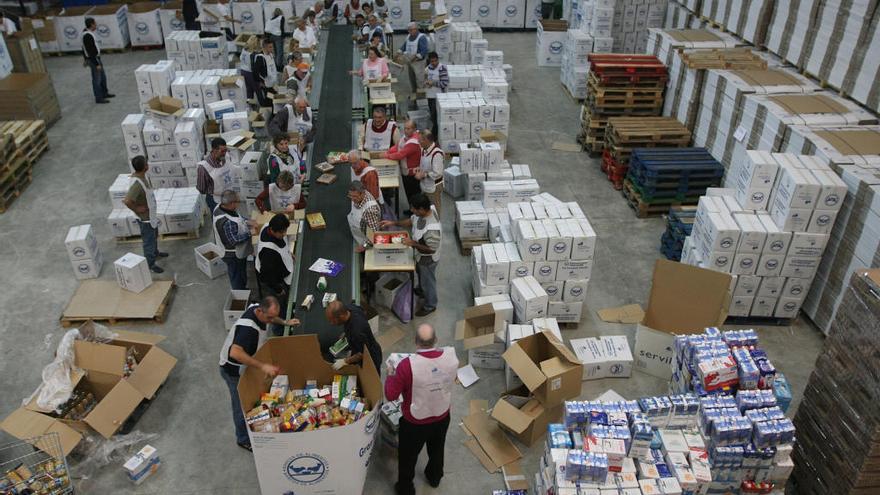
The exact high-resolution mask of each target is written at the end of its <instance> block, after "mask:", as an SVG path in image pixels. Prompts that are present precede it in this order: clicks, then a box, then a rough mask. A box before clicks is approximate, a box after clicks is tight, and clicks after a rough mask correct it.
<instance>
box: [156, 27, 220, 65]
mask: <svg viewBox="0 0 880 495" xmlns="http://www.w3.org/2000/svg"><path fill="white" fill-rule="evenodd" d="M227 50H228V48H227V44H226V40H225V39H224V38H223V37H221V36H212V37H205V38H203V37H200V32H199V31H172V32H171V33H169V34H168V35H167V36H165V53H166V56H167V57H168V58H169V59H170V60H172V61H173V62H174V67H175V68H176V69H177V70H194V69H228V68H229V52H228V51H227Z"/></svg>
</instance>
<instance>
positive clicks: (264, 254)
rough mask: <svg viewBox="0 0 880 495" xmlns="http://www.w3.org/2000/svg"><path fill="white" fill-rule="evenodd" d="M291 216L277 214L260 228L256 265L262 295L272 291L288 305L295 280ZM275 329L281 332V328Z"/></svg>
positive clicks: (279, 299)
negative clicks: (289, 239)
mask: <svg viewBox="0 0 880 495" xmlns="http://www.w3.org/2000/svg"><path fill="white" fill-rule="evenodd" d="M289 227H290V220H289V219H288V218H287V216H286V215H283V214H279V215H275V216H273V217H272V218H271V219H270V220H269V223H267V224H266V225H264V226H263V228H262V229H261V230H260V237H259V242H258V243H257V253H256V256H255V257H254V268H255V269H256V271H257V281H258V282H259V284H260V295H261V296H265V295H271V296H274V297H276V298H277V299H278V302H279V303H280V304H281V306H282V307H284V308H286V307H287V300H288V299H287V298H288V294H289V292H290V282H291V281H293V254H291V252H290V242H288V240H287V229H288V228H289ZM273 330H275V332H274V333H276V334H280V333H281V332H280V331H278V329H273Z"/></svg>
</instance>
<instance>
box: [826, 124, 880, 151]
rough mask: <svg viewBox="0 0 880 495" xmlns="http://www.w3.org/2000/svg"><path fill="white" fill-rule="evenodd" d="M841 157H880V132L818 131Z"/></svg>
mask: <svg viewBox="0 0 880 495" xmlns="http://www.w3.org/2000/svg"><path fill="white" fill-rule="evenodd" d="M816 135H817V136H819V137H821V138H822V139H824V140H825V141H828V143H829V144H831V145H832V146H834V149H836V150H837V151H838V153H840V154H841V155H880V139H878V137H880V132H877V131H874V130H864V131H857V130H846V131H816Z"/></svg>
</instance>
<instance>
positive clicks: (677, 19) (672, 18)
mask: <svg viewBox="0 0 880 495" xmlns="http://www.w3.org/2000/svg"><path fill="white" fill-rule="evenodd" d="M663 27H665V28H667V29H700V28H703V27H706V22H705V21H703V20H702V19H700V16H699V15H697V14H696V13H695V12H693V11H692V10H690V9H688V8H687V6H685V5H682V4H681V3H680V2H677V1H675V0H669V6H668V7H667V8H666V19H665V20H664V21H663Z"/></svg>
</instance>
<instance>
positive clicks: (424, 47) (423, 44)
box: [416, 36, 428, 60]
mask: <svg viewBox="0 0 880 495" xmlns="http://www.w3.org/2000/svg"><path fill="white" fill-rule="evenodd" d="M427 57H428V37H427V36H422V37H421V38H419V46H418V51H417V52H416V60H425V59H426V58H427Z"/></svg>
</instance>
